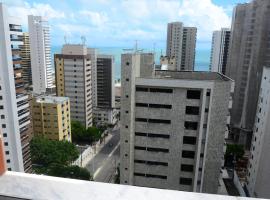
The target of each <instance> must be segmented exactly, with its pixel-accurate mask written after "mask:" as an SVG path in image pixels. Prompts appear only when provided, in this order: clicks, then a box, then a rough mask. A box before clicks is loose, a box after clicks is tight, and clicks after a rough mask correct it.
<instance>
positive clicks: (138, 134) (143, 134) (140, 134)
mask: <svg viewBox="0 0 270 200" xmlns="http://www.w3.org/2000/svg"><path fill="white" fill-rule="evenodd" d="M135 136H145V137H146V136H147V133H140V132H135Z"/></svg>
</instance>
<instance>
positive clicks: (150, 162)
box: [134, 160, 168, 166]
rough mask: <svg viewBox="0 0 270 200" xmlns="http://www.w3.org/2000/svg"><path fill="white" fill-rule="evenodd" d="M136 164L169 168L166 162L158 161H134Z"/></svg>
mask: <svg viewBox="0 0 270 200" xmlns="http://www.w3.org/2000/svg"><path fill="white" fill-rule="evenodd" d="M134 163H140V164H147V165H161V166H168V163H166V162H158V161H145V160H134Z"/></svg>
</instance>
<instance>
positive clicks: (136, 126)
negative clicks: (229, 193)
mask: <svg viewBox="0 0 270 200" xmlns="http://www.w3.org/2000/svg"><path fill="white" fill-rule="evenodd" d="M142 58H143V59H142ZM140 60H143V61H144V62H140ZM121 62H122V64H121V65H122V75H121V80H122V84H121V85H122V91H121V93H122V96H121V128H120V135H121V142H120V145H121V150H120V151H121V152H120V159H121V162H120V173H121V174H120V182H121V184H127V185H136V186H143V187H154V188H164V189H173V190H183V191H194V192H205V193H215V194H216V193H217V190H218V186H219V177H220V168H221V166H222V163H223V147H224V146H223V145H224V137H225V131H226V126H227V123H228V121H229V120H228V114H229V111H228V107H229V101H230V92H231V89H232V88H231V87H232V80H231V79H229V78H227V77H226V76H224V75H222V74H219V73H212V72H186V71H155V73H154V74H153V72H152V71H153V68H154V58H153V54H122V58H121Z"/></svg>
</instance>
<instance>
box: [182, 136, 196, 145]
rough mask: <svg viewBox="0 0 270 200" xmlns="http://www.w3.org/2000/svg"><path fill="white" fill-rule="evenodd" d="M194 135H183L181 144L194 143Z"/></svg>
mask: <svg viewBox="0 0 270 200" xmlns="http://www.w3.org/2000/svg"><path fill="white" fill-rule="evenodd" d="M196 140H197V138H196V137H191V136H184V138H183V144H192V145H195V144H196Z"/></svg>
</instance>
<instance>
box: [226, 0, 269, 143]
mask: <svg viewBox="0 0 270 200" xmlns="http://www.w3.org/2000/svg"><path fill="white" fill-rule="evenodd" d="M269 18H270V1H268V0H253V1H251V2H250V3H246V4H239V5H237V6H236V7H235V9H234V15H233V21H232V27H231V39H230V47H229V58H228V64H227V67H226V75H227V76H229V77H230V78H232V79H233V80H235V92H234V95H233V107H232V110H231V127H232V131H233V132H234V134H235V137H236V140H238V141H239V143H242V144H246V146H247V148H249V146H250V141H251V138H252V136H251V135H252V129H253V126H254V120H255V116H256V105H257V102H258V95H259V90H260V83H261V78H262V69H263V67H264V66H270V56H269V55H270V48H269V42H270V37H269V32H270V21H269Z"/></svg>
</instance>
